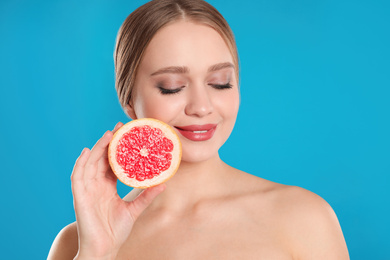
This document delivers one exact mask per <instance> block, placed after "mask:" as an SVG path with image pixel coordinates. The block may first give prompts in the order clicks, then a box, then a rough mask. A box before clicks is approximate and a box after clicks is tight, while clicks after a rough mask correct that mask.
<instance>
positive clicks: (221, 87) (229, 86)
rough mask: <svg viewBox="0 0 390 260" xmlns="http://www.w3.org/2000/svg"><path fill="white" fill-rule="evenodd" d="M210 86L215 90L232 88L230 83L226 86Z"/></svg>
mask: <svg viewBox="0 0 390 260" xmlns="http://www.w3.org/2000/svg"><path fill="white" fill-rule="evenodd" d="M210 86H212V87H213V88H215V89H229V88H232V87H233V85H232V84H230V82H228V83H226V84H210Z"/></svg>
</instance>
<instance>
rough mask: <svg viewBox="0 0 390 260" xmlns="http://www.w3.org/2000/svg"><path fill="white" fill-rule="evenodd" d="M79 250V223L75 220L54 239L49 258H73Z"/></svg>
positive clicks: (58, 259) (56, 259)
mask: <svg viewBox="0 0 390 260" xmlns="http://www.w3.org/2000/svg"><path fill="white" fill-rule="evenodd" d="M77 251H78V235H77V225H76V222H73V223H71V224H69V225H67V226H66V227H64V228H63V229H62V230H61V231H60V232H59V233H58V235H57V237H56V238H55V239H54V242H53V244H52V246H51V248H50V252H49V256H48V258H47V259H48V260H51V259H55V260H62V259H63V260H65V259H73V258H74V257H75V256H76V254H77Z"/></svg>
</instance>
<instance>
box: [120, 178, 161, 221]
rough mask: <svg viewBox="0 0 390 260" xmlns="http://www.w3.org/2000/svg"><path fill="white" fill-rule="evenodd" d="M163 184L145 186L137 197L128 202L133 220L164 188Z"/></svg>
mask: <svg viewBox="0 0 390 260" xmlns="http://www.w3.org/2000/svg"><path fill="white" fill-rule="evenodd" d="M165 188H166V186H165V184H160V185H157V186H154V187H150V188H147V189H146V190H144V191H142V192H141V194H140V195H138V197H137V198H135V199H134V200H133V201H131V202H129V206H128V208H129V211H130V214H131V216H132V218H133V221H135V220H136V219H137V218H138V216H139V215H141V213H142V212H143V211H144V210H145V209H146V208H147V207H148V206H149V205H150V203H152V201H153V200H154V199H155V198H156V197H157V196H158V195H159V194H160V193H161V192H163V191H164V190H165Z"/></svg>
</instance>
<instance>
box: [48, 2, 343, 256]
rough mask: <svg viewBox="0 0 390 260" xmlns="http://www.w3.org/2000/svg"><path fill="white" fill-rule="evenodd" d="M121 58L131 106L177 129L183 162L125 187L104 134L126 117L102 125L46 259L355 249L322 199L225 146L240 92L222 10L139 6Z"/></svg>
mask: <svg viewBox="0 0 390 260" xmlns="http://www.w3.org/2000/svg"><path fill="white" fill-rule="evenodd" d="M115 68H116V88H117V91H118V96H119V100H120V102H121V104H122V106H123V107H124V109H125V111H126V113H127V114H128V115H129V116H130V117H131V118H132V119H136V118H144V117H150V118H156V119H159V120H162V121H164V122H166V123H168V124H169V125H171V126H172V127H174V128H175V129H176V131H177V133H178V134H179V137H180V139H181V142H182V148H183V157H182V162H181V165H180V168H179V170H178V172H177V173H176V175H175V176H174V177H173V178H172V179H170V180H169V181H168V182H167V183H165V184H162V185H159V186H156V187H153V188H149V189H147V190H145V191H141V190H137V189H135V190H133V191H132V192H130V193H129V194H128V195H127V196H126V197H125V198H123V199H121V198H120V197H119V196H118V194H117V191H116V181H117V179H116V178H115V175H114V174H113V173H112V171H111V170H110V167H109V165H108V162H107V146H108V144H109V142H110V140H111V138H112V135H113V132H115V131H116V130H117V129H118V128H119V127H120V126H121V125H122V124H121V123H119V124H118V125H117V126H116V127H115V129H114V130H113V132H111V131H108V132H106V133H105V134H104V135H103V137H102V138H101V139H100V140H99V141H98V142H97V143H96V145H95V146H94V147H93V148H92V150H89V149H87V148H86V149H84V150H83V152H82V153H81V155H80V157H79V158H78V159H77V162H76V164H75V167H74V170H73V173H72V191H73V196H74V207H75V212H76V222H75V223H72V224H70V225H68V226H67V227H65V228H64V229H63V230H62V231H61V232H60V233H59V235H58V236H57V238H56V239H55V241H54V243H53V246H52V249H51V251H50V253H49V259H74V258H75V259H137V260H139V259H170V260H171V259H186V260H188V259H224V260H226V259H316V260H320V259H324V260H325V259H326V260H329V259H340V260H341V259H349V256H348V251H347V247H346V244H345V241H344V238H343V234H342V231H341V228H340V225H339V223H338V220H337V218H336V216H335V214H334V212H333V210H332V209H331V207H330V206H329V205H328V204H327V203H326V202H325V201H324V200H323V199H321V198H320V197H318V196H317V195H315V194H313V193H311V192H309V191H307V190H304V189H302V188H298V187H292V186H285V185H281V184H277V183H273V182H270V181H267V180H265V179H262V178H258V177H255V176H254V175H251V174H248V173H245V172H242V171H240V170H238V169H235V168H232V167H230V166H229V165H227V164H226V163H224V162H223V161H222V160H221V159H220V158H219V156H218V149H219V148H220V147H221V146H222V145H223V143H224V142H225V141H226V140H227V138H228V137H229V135H230V133H231V131H232V130H233V127H234V124H235V120H236V117H237V112H238V108H239V103H240V97H239V86H238V56H237V51H236V45H235V42H234V37H233V34H232V32H231V30H230V28H229V26H228V24H227V23H226V21H225V20H224V18H223V17H222V16H221V15H220V14H219V13H218V11H217V10H215V9H214V8H213V7H212V6H210V5H209V4H208V3H206V2H204V1H201V0H156V1H152V2H149V3H147V4H145V5H143V6H141V7H140V8H138V9H137V10H136V11H134V12H133V13H132V14H130V16H129V17H128V18H127V19H126V21H125V22H124V24H123V25H122V27H121V29H120V31H119V34H118V38H117V46H116V51H115ZM198 131H201V132H198Z"/></svg>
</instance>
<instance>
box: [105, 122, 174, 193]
mask: <svg viewBox="0 0 390 260" xmlns="http://www.w3.org/2000/svg"><path fill="white" fill-rule="evenodd" d="M108 159H109V162H110V165H111V168H112V170H113V172H114V173H115V175H116V176H117V177H118V179H119V180H120V181H121V182H123V183H124V184H126V185H128V186H131V187H135V188H147V187H152V186H155V185H158V184H160V183H162V182H165V181H167V180H168V179H170V178H171V177H172V176H173V175H174V174H175V172H176V171H177V169H178V167H179V164H180V160H181V144H180V140H179V137H178V136H177V134H176V132H175V130H173V129H172V128H171V127H170V126H169V125H167V124H165V123H163V122H161V121H159V120H156V119H151V118H143V119H137V120H133V121H131V122H129V123H127V124H125V125H124V126H122V127H121V128H120V129H118V131H117V132H116V133H115V134H114V136H113V138H112V140H111V142H110V145H109V148H108Z"/></svg>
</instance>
